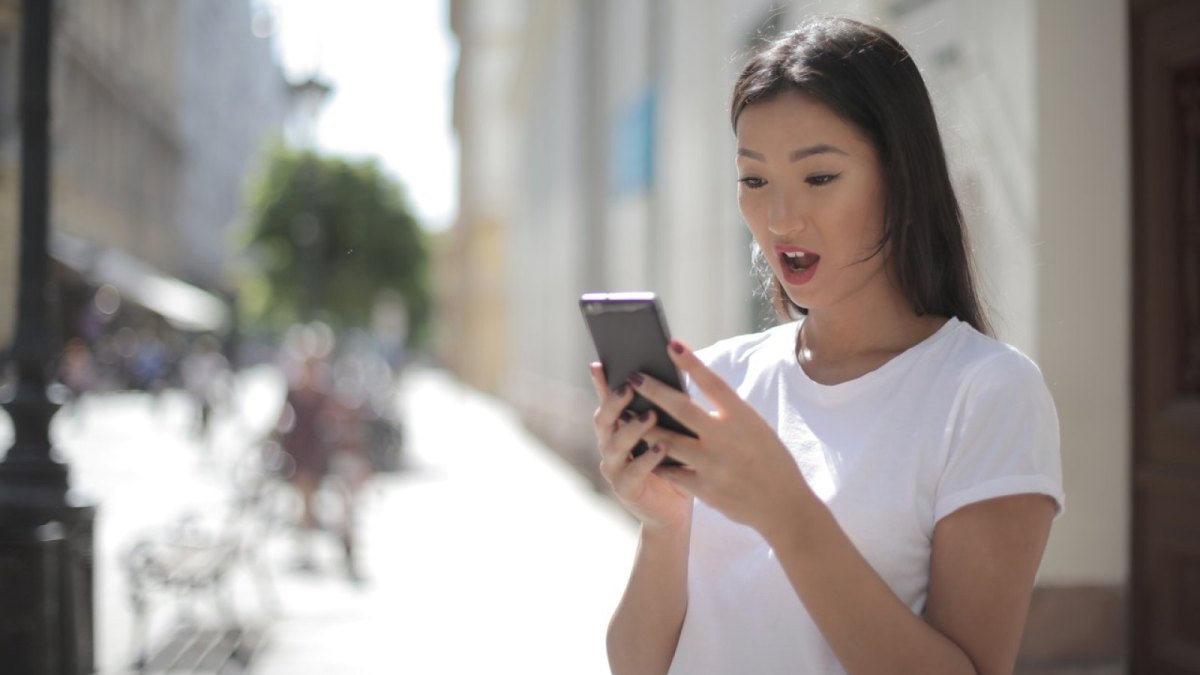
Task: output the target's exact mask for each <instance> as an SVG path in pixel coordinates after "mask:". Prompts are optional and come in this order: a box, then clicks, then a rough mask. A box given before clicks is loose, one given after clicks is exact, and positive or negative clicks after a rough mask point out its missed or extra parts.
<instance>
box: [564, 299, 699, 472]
mask: <svg viewBox="0 0 1200 675" xmlns="http://www.w3.org/2000/svg"><path fill="white" fill-rule="evenodd" d="M579 307H580V310H581V311H582V312H583V317H584V320H585V321H586V323H587V327H588V331H589V332H590V333H591V335H592V342H593V343H595V346H596V355H597V356H598V357H599V360H600V363H601V365H603V366H604V374H605V378H606V379H607V380H608V387H609V389H612V390H616V389H617V388H618V387H620V386H621V385H622V384H624V383H625V382H626V381H627V380H628V378H629V375H630V374H631V373H634V372H641V373H645V374H647V375H650V376H651V377H653V378H655V379H657V380H659V381H661V382H664V383H666V384H667V385H668V386H671V387H674V388H675V389H678V390H679V391H682V392H685V393H686V391H687V390H686V389H684V387H683V378H682V377H680V375H679V370H678V369H677V368H676V367H675V364H674V363H673V362H672V361H671V359H670V357H669V356H667V342H668V341H669V340H670V333H669V332H668V330H667V323H666V319H665V318H664V316H663V312H662V306H661V305H660V304H659V301H658V298H657V296H655V295H654V294H653V293H588V294H585V295H583V297H581V298H580V299H579ZM651 408H653V409H654V410H655V411H656V414H657V415H658V420H659V421H658V425H659V426H661V427H663V428H666V429H670V430H672V431H676V432H679V433H682V434H687V435H689V436H694V435H695V434H693V433H692V432H691V431H690V430H689V429H688V428H687V427H685V426H683V425H682V424H680V423H679V422H678V421H676V420H675V419H674V418H672V417H671V416H670V415H668V414H666V413H665V412H664V411H662V410H661V409H659V408H658V407H657V406H654V405H652V404H651V403H650V402H649V401H647V400H646V399H644V398H642V397H641V396H634V399H633V402H632V403H630V405H629V407H628V408H627V410H630V411H632V412H633V413H634V414H638V415H640V414H642V413H643V412H645V411H647V410H650V409H651ZM645 450H646V447H645V444H644V443H640V444H639V445H638V447H637V448H635V449H634V452H633V454H634V456H635V457H636V456H638V455H640V454H641V453H642V452H645ZM668 459H669V458H668ZM669 461H673V460H669Z"/></svg>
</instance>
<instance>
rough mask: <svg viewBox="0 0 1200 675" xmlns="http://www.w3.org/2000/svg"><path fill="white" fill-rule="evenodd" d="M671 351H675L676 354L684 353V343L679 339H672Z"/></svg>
mask: <svg viewBox="0 0 1200 675" xmlns="http://www.w3.org/2000/svg"><path fill="white" fill-rule="evenodd" d="M671 351H673V352H675V353H676V354H682V353H683V343H682V342H680V341H679V340H671Z"/></svg>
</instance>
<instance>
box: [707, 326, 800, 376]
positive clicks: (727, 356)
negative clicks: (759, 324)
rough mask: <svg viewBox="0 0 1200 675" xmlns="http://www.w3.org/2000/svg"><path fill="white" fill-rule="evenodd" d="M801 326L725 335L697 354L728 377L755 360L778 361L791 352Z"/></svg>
mask: <svg viewBox="0 0 1200 675" xmlns="http://www.w3.org/2000/svg"><path fill="white" fill-rule="evenodd" d="M798 326H799V324H798V323H795V322H791V323H785V324H780V325H778V326H774V327H772V328H768V329H766V330H763V331H760V332H757V333H747V334H745V335H738V336H735V337H730V338H725V339H724V340H719V341H717V342H714V343H713V344H711V345H709V346H707V347H705V348H703V349H700V350H697V351H696V356H697V358H699V359H700V360H701V361H702V362H703V363H704V364H705V365H707V366H708V367H709V368H711V369H712V370H714V371H716V372H717V373H719V374H721V375H724V376H726V377H727V378H728V376H729V375H730V374H731V373H735V372H738V371H744V370H746V369H748V368H750V367H752V365H754V364H755V363H762V362H764V361H767V362H778V360H779V359H780V358H781V355H786V354H790V353H791V352H792V349H793V346H794V345H795V341H796V329H797V327H798Z"/></svg>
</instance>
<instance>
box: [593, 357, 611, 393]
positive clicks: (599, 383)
mask: <svg viewBox="0 0 1200 675" xmlns="http://www.w3.org/2000/svg"><path fill="white" fill-rule="evenodd" d="M588 371H590V372H591V374H592V388H593V389H595V390H596V400H598V401H600V402H601V403H603V402H604V399H606V398H608V395H609V393H611V390H610V389H609V388H608V379H607V378H606V377H605V376H604V366H602V365H600V362H599V361H593V362H591V363H589V364H588Z"/></svg>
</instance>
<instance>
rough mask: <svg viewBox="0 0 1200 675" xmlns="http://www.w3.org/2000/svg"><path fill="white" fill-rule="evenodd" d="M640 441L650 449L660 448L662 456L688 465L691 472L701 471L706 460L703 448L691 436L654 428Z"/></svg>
mask: <svg viewBox="0 0 1200 675" xmlns="http://www.w3.org/2000/svg"><path fill="white" fill-rule="evenodd" d="M642 439H644V440H645V441H646V443H648V444H649V445H650V446H651V447H653V446H656V445H657V446H660V447H662V448H663V449H664V450H665V452H664V453H663V454H665V455H667V456H669V457H670V458H671V459H674V460H676V461H678V462H682V463H683V464H686V465H688V466H689V467H690V468H692V469H693V470H697V469H702V468H703V465H704V463H705V462H706V461H707V460H708V455H707V454H706V453H705V452H704V448H703V447H701V446H700V444H699V443H698V442H697V441H696V439H695V438H692V437H691V436H685V435H683V434H679V433H675V432H674V431H671V430H669V429H664V428H662V427H658V426H656V427H654V428H653V429H650V430H649V431H647V432H646V433H645V434H643V435H642Z"/></svg>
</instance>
